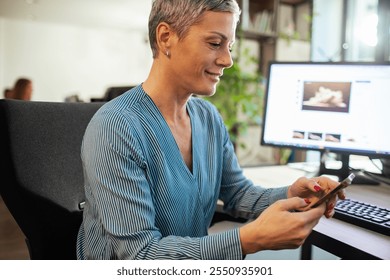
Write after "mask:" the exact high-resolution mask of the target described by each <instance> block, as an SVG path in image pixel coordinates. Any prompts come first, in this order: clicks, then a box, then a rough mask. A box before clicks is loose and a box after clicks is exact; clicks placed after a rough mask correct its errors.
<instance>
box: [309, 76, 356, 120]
mask: <svg viewBox="0 0 390 280" xmlns="http://www.w3.org/2000/svg"><path fill="white" fill-rule="evenodd" d="M350 96H351V82H309V81H306V82H304V83H303V100H302V110H314V111H332V112H345V113H347V112H349V100H350Z"/></svg>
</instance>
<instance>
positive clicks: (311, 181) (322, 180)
mask: <svg viewBox="0 0 390 280" xmlns="http://www.w3.org/2000/svg"><path fill="white" fill-rule="evenodd" d="M338 185H339V182H337V181H334V180H332V179H330V178H328V177H325V176H320V177H313V178H306V177H301V178H299V179H298V180H296V181H295V182H294V183H293V184H292V185H291V186H290V187H289V189H288V194H287V197H288V198H290V197H295V196H298V197H301V198H304V199H305V201H306V203H307V204H308V206H307V208H305V209H302V210H306V209H308V208H309V207H310V205H312V204H314V203H315V202H316V201H317V200H319V199H320V198H321V197H322V196H324V195H325V194H326V193H328V192H329V191H331V190H332V189H334V188H335V187H337V186H338ZM338 198H339V199H345V193H344V191H343V190H340V191H339V192H337V194H335V195H333V196H331V197H330V198H329V199H328V201H326V210H325V213H324V215H325V217H327V218H330V217H332V216H333V214H334V207H335V205H336V202H337V199H338Z"/></svg>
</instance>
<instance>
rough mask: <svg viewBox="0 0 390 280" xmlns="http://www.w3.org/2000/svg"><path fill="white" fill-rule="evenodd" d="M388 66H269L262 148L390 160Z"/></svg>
mask: <svg viewBox="0 0 390 280" xmlns="http://www.w3.org/2000/svg"><path fill="white" fill-rule="evenodd" d="M389 122H390V64H385V63H384V64H378V63H321V62H319V63H314V62H310V63H308V62H307V63H303V62H272V63H270V66H269V72H268V80H267V90H266V96H265V107H264V118H263V124H262V130H263V131H262V137H261V144H262V145H272V146H279V147H290V148H300V149H310V150H319V151H330V152H336V153H337V152H339V153H348V154H358V155H368V156H372V157H378V158H381V157H388V156H390V126H389Z"/></svg>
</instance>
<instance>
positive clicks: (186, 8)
mask: <svg viewBox="0 0 390 280" xmlns="http://www.w3.org/2000/svg"><path fill="white" fill-rule="evenodd" d="M206 11H213V12H230V13H233V15H234V17H235V19H236V22H238V21H239V18H240V13H241V10H240V8H239V6H238V4H237V1H236V0H154V1H153V4H152V10H151V12H150V16H149V42H150V47H151V48H152V53H153V58H156V57H157V55H158V47H157V39H156V29H157V26H158V25H159V24H160V23H161V22H166V23H168V24H169V25H170V26H171V28H172V29H173V30H174V31H175V32H176V34H177V35H178V37H179V39H182V38H184V36H185V35H186V33H187V31H188V29H189V28H190V27H191V26H192V25H194V24H196V23H197V22H199V20H200V19H201V17H202V15H203V13H204V12H206Z"/></svg>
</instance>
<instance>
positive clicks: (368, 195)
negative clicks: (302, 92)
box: [244, 166, 390, 260]
mask: <svg viewBox="0 0 390 280" xmlns="http://www.w3.org/2000/svg"><path fill="white" fill-rule="evenodd" d="M244 173H245V174H246V176H247V177H248V178H250V179H252V180H253V182H254V183H255V184H258V185H261V186H263V187H278V186H284V185H289V184H291V183H293V182H294V181H295V180H296V179H297V178H299V177H300V176H306V174H305V172H304V171H302V170H299V169H294V168H291V167H288V166H266V167H253V168H252V167H251V168H245V169H244ZM346 195H347V197H348V198H351V199H356V200H360V201H365V202H367V203H371V204H375V205H378V206H382V207H384V208H387V209H390V186H388V185H379V186H377V185H374V186H372V185H354V184H353V185H351V186H349V187H348V188H347V189H346ZM313 236H314V238H311V242H312V243H313V245H316V246H319V247H320V248H322V249H324V250H326V251H329V252H331V253H334V252H335V251H339V250H340V248H332V246H333V247H335V246H340V245H345V246H346V248H347V247H348V248H354V249H356V250H357V251H358V252H362V253H364V254H369V255H371V256H373V257H376V258H380V259H386V260H390V236H385V235H383V234H378V233H375V232H373V231H370V230H366V229H364V228H360V227H357V226H355V225H352V224H349V223H346V222H343V221H340V220H337V219H326V218H325V217H323V218H322V219H321V220H320V222H319V223H318V224H317V226H316V227H315V228H314V230H313ZM315 237H320V238H317V239H319V240H318V244H316V242H315V240H314V239H315ZM320 239H321V240H320ZM334 249H335V250H334Z"/></svg>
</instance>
